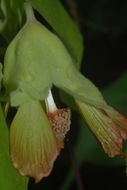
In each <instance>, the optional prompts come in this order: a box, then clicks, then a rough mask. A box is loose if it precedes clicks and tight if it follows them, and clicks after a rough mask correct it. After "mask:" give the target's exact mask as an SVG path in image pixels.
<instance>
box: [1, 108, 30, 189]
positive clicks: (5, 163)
mask: <svg viewBox="0 0 127 190" xmlns="http://www.w3.org/2000/svg"><path fill="white" fill-rule="evenodd" d="M27 183H28V178H26V177H22V176H20V174H19V173H18V172H17V170H16V169H14V168H13V166H12V163H11V160H10V156H9V142H8V129H7V126H6V123H5V120H4V115H3V112H2V108H1V106H0V189H1V190H4V189H6V190H15V189H16V190H26V189H27Z"/></svg>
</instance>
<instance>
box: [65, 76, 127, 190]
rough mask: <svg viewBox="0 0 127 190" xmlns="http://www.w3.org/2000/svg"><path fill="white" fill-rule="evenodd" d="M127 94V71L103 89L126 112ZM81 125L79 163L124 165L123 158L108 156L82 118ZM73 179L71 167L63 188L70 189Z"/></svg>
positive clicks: (76, 149) (107, 96)
mask: <svg viewBox="0 0 127 190" xmlns="http://www.w3.org/2000/svg"><path fill="white" fill-rule="evenodd" d="M126 94H127V73H124V74H123V75H122V76H121V78H119V79H118V80H117V81H115V82H113V83H112V84H111V85H110V86H108V87H107V88H105V89H104V90H103V95H104V97H105V99H106V100H107V101H108V102H109V103H110V104H112V105H113V106H115V107H117V108H118V109H120V110H121V111H124V112H127V96H126ZM79 127H81V128H80V131H79V136H78V140H77V144H76V146H75V148H74V152H75V154H76V158H77V162H78V164H79V165H81V164H82V163H83V162H85V163H93V164H98V165H106V166H114V167H115V166H121V165H124V160H123V159H121V158H118V157H115V158H112V159H111V158H108V156H107V155H106V154H105V153H104V152H103V150H102V148H101V146H100V145H99V143H98V142H97V141H96V139H95V137H94V136H93V135H92V133H91V132H90V130H89V129H88V128H87V127H86V126H85V123H84V121H83V120H82V119H79ZM73 180H74V173H73V172H72V169H70V171H69V173H68V175H67V177H66V179H65V181H64V183H63V185H62V188H61V190H62V189H69V187H70V185H71V183H72V182H73Z"/></svg>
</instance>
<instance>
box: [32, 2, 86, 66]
mask: <svg viewBox="0 0 127 190" xmlns="http://www.w3.org/2000/svg"><path fill="white" fill-rule="evenodd" d="M31 4H32V6H33V7H34V8H35V9H36V10H37V11H38V12H39V13H40V14H41V15H42V16H43V17H44V18H45V19H46V20H47V22H48V23H49V24H50V25H51V26H52V28H53V29H54V30H55V31H56V32H57V34H58V35H59V37H60V38H61V40H62V41H63V42H64V44H65V45H66V47H67V49H68V50H69V52H70V54H71V55H72V57H73V58H74V60H75V61H76V64H77V67H78V68H79V67H80V62H81V58H82V54H83V41H82V36H81V34H80V32H79V30H78V28H77V26H76V25H75V24H74V22H73V21H72V19H71V18H70V17H69V15H68V13H67V12H66V11H65V9H64V8H63V6H62V4H61V3H60V1H59V0H53V1H51V0H31Z"/></svg>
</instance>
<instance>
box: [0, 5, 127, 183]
mask: <svg viewBox="0 0 127 190" xmlns="http://www.w3.org/2000/svg"><path fill="white" fill-rule="evenodd" d="M26 12H27V22H26V24H25V25H24V27H23V28H22V29H21V30H20V31H19V33H18V34H17V36H16V37H15V38H14V40H13V41H12V42H11V43H10V45H9V47H8V48H7V51H6V55H5V60H4V75H3V84H4V87H5V89H6V93H7V94H9V97H10V100H9V101H10V104H11V105H12V106H16V107H17V106H18V111H17V113H16V115H15V117H14V120H13V121H12V124H11V128H10V150H11V158H12V160H13V163H14V166H15V167H16V168H18V170H19V171H20V173H21V174H22V175H28V176H32V177H34V178H35V179H36V182H38V181H39V180H40V179H41V178H43V177H44V176H48V175H49V173H50V171H51V169H52V164H53V162H54V160H55V159H56V157H57V156H58V154H59V152H60V150H61V148H63V146H64V143H63V140H64V137H65V135H66V133H67V132H68V130H69V126H70V110H69V109H68V108H67V109H60V110H58V109H57V108H56V105H55V103H54V101H53V99H52V96H51V93H50V89H51V87H52V86H53V85H54V86H56V87H58V88H61V89H62V90H64V91H65V92H67V93H68V94H70V95H71V96H72V97H73V98H74V99H75V101H76V103H77V105H78V107H79V109H80V111H81V113H82V115H83V117H84V119H85V120H86V122H87V123H88V125H89V127H90V129H91V130H92V132H93V133H94V134H95V136H96V137H97V139H98V140H99V141H100V142H101V145H102V147H103V148H104V150H105V152H106V153H107V154H108V155H109V156H110V157H114V156H115V155H120V156H121V157H123V152H122V143H123V141H124V140H126V139H127V118H126V117H125V116H123V115H122V114H121V113H120V112H118V111H116V110H115V109H114V108H112V107H111V106H109V105H108V104H107V103H106V101H105V100H104V98H103V96H102V94H101V92H100V91H99V90H98V88H97V87H95V85H94V84H93V83H92V82H91V81H90V80H88V79H87V78H86V77H84V76H83V75H82V74H81V73H80V72H79V71H78V70H77V69H76V67H75V64H74V60H73V59H72V58H71V56H70V54H69V53H68V51H67V49H66V47H65V46H64V44H63V43H62V42H61V40H60V39H59V38H58V37H57V36H56V35H55V34H53V33H52V32H50V31H49V30H48V29H47V28H45V27H44V26H43V25H42V24H40V23H39V22H38V21H37V20H36V19H35V17H34V15H33V12H32V9H31V7H30V6H26ZM28 13H29V14H28ZM43 101H45V103H46V105H47V116H46V114H45V112H44V110H43V107H42V105H41V103H40V102H43Z"/></svg>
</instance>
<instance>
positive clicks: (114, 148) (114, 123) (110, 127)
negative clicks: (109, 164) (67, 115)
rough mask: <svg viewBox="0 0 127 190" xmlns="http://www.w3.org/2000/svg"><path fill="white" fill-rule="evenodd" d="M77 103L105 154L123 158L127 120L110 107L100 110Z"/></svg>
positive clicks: (126, 136) (126, 137)
mask: <svg viewBox="0 0 127 190" xmlns="http://www.w3.org/2000/svg"><path fill="white" fill-rule="evenodd" d="M76 103H77V104H78V106H79V109H80V111H81V113H82V115H83V117H84V118H85V120H86V122H87V123H88V125H89V127H90V129H91V130H92V132H93V133H94V134H95V136H96V137H97V138H98V140H99V141H100V142H101V145H102V147H103V148H104V150H105V152H106V153H107V154H108V155H109V156H110V157H114V156H115V155H120V156H121V157H123V156H124V154H123V152H122V143H123V140H126V139H127V118H126V117H124V116H123V115H121V114H120V113H119V112H118V111H116V110H115V109H114V108H112V107H110V106H107V108H106V109H99V108H96V107H94V106H91V105H88V104H85V103H83V102H81V101H79V100H76Z"/></svg>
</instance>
